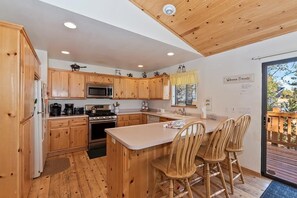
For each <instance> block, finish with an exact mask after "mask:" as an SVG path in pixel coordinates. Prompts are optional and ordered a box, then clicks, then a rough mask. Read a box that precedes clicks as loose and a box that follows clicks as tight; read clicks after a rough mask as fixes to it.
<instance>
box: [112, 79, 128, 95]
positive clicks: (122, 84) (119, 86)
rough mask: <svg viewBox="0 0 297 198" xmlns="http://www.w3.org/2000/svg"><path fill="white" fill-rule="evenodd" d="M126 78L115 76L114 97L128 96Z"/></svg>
mask: <svg viewBox="0 0 297 198" xmlns="http://www.w3.org/2000/svg"><path fill="white" fill-rule="evenodd" d="M125 88H126V79H125V78H114V81H113V98H119V99H120V98H126V90H125Z"/></svg>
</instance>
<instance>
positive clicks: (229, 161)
mask: <svg viewBox="0 0 297 198" xmlns="http://www.w3.org/2000/svg"><path fill="white" fill-rule="evenodd" d="M227 160H228V169H229V182H230V188H231V194H233V193H234V181H233V167H232V158H231V153H230V152H227Z"/></svg>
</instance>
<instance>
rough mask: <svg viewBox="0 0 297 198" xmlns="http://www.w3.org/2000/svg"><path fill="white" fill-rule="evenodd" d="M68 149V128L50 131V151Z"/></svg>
mask: <svg viewBox="0 0 297 198" xmlns="http://www.w3.org/2000/svg"><path fill="white" fill-rule="evenodd" d="M68 148H69V128H68V127H67V128H57V129H50V151H51V152H53V151H60V150H64V149H68Z"/></svg>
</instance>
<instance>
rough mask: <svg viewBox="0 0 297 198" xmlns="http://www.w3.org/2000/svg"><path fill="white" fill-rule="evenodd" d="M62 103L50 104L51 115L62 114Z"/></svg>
mask: <svg viewBox="0 0 297 198" xmlns="http://www.w3.org/2000/svg"><path fill="white" fill-rule="evenodd" d="M61 109H62V105H61V104H58V103H54V104H50V116H60V115H61Z"/></svg>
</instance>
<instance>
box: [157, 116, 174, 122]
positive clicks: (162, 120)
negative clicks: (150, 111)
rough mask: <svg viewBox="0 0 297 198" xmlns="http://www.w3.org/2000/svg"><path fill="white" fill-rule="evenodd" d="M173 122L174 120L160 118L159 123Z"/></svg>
mask: <svg viewBox="0 0 297 198" xmlns="http://www.w3.org/2000/svg"><path fill="white" fill-rule="evenodd" d="M173 120H175V119H171V118H165V117H160V122H168V121H173Z"/></svg>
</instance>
